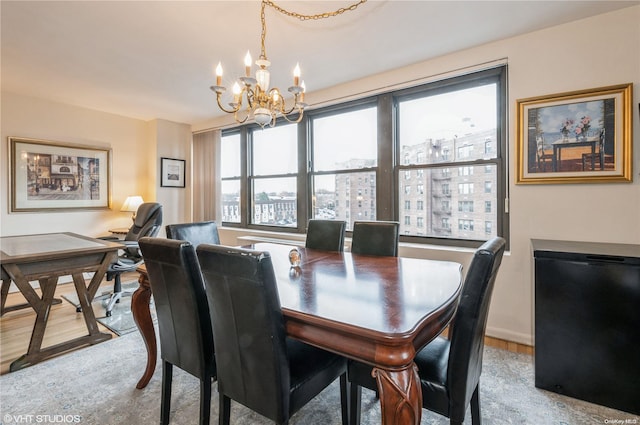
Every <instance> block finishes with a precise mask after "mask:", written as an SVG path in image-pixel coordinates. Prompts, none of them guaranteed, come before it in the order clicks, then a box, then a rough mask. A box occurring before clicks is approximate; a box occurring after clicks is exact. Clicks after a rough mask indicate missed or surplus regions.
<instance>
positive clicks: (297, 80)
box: [293, 63, 300, 87]
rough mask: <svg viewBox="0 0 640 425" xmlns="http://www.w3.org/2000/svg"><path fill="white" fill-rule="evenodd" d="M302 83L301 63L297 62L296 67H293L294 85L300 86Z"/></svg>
mask: <svg viewBox="0 0 640 425" xmlns="http://www.w3.org/2000/svg"><path fill="white" fill-rule="evenodd" d="M299 84H300V64H298V63H296V67H295V68H294V69H293V85H294V86H296V87H297V86H298V85H299Z"/></svg>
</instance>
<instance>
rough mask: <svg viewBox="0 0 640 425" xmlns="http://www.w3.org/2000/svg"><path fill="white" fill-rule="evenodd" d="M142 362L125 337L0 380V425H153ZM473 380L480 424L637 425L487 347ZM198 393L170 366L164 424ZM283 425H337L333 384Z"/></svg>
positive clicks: (371, 399) (367, 396) (254, 422)
mask: <svg viewBox="0 0 640 425" xmlns="http://www.w3.org/2000/svg"><path fill="white" fill-rule="evenodd" d="M156 331H157V329H156ZM146 358H147V354H146V350H145V346H144V342H143V341H142V337H141V336H140V335H139V334H138V333H130V334H128V335H125V336H124V337H121V338H114V339H112V340H110V341H106V342H103V343H100V344H96V345H94V346H91V347H88V348H84V349H82V350H76V351H73V352H70V353H68V354H64V355H62V356H59V357H56V358H53V359H49V360H46V361H43V362H41V363H39V364H36V365H34V366H32V367H27V368H24V369H22V370H19V371H17V372H12V373H8V374H5V375H2V376H0V389H1V392H0V425H13V424H16V423H27V420H28V419H29V418H32V419H31V420H32V422H29V423H35V422H36V418H38V416H36V415H41V416H40V417H41V418H43V417H44V415H50V417H52V418H54V419H58V420H57V421H56V422H54V420H53V419H52V420H51V421H49V422H43V423H50V424H53V423H63V421H66V422H64V423H78V424H82V425H122V424H136V425H157V424H158V421H159V420H160V393H161V380H162V379H161V375H162V373H161V362H158V364H157V366H156V370H155V373H154V375H153V377H152V379H151V381H150V382H149V385H148V386H147V387H146V388H144V389H142V390H138V389H136V388H135V386H136V383H137V382H138V379H140V377H141V376H142V373H143V371H144V367H145V362H146ZM480 382H481V384H480V404H481V411H482V420H483V423H484V424H487V425H503V424H518V425H603V424H640V417H638V416H637V415H632V414H630V413H625V412H621V411H618V410H614V409H609V408H606V407H602V406H598V405H595V404H592V403H587V402H584V401H581V400H576V399H573V398H569V397H565V396H562V395H559V394H555V393H550V392H547V391H544V390H540V389H538V388H535V386H534V368H533V358H532V357H531V356H529V355H524V354H515V353H510V352H507V351H503V350H498V349H495V348H491V347H486V348H485V353H484V368H483V372H482V377H481V379H480ZM199 393H200V384H199V381H198V379H197V378H194V377H193V376H191V375H189V374H187V373H185V372H183V371H181V370H180V369H177V368H174V375H173V388H172V396H171V417H170V421H171V422H170V423H171V425H193V424H196V423H198V403H199ZM36 394H37V396H34V395H36ZM231 406H232V407H231V424H233V425H262V424H264V425H267V424H269V425H272V424H273V422H272V421H270V420H268V419H266V418H264V417H262V416H260V415H258V414H257V413H255V412H252V411H251V410H249V409H247V408H245V407H243V406H241V405H239V404H238V403H234V402H232V403H231ZM28 415H32V416H28ZM55 415H58V416H55ZM469 416H470V415H469V412H467V418H466V419H465V421H464V423H465V424H471V418H470V417H469ZM217 420H218V392H217V385H216V384H214V385H213V388H212V400H211V423H212V424H215V423H216V422H217ZM20 421H21V422H20ZM289 423H290V424H291V425H324V424H326V425H339V424H340V423H341V421H340V390H339V385H338V383H337V382H334V383H333V384H332V385H330V386H329V387H328V388H327V389H326V390H324V391H323V392H322V393H320V395H319V396H318V397H316V398H314V399H313V400H312V401H311V402H310V403H309V404H307V405H306V406H304V407H303V408H302V409H301V410H300V411H299V412H298V413H296V414H295V415H294V416H293V418H292V419H291V421H290V422H289ZM361 424H362V425H379V424H380V405H379V404H378V401H377V400H376V398H375V394H374V393H373V392H372V391H368V390H363V400H362V422H361ZM448 424H449V421H448V420H447V419H446V418H444V417H442V416H439V415H437V414H435V413H432V412H429V411H427V410H423V414H422V421H421V425H448Z"/></svg>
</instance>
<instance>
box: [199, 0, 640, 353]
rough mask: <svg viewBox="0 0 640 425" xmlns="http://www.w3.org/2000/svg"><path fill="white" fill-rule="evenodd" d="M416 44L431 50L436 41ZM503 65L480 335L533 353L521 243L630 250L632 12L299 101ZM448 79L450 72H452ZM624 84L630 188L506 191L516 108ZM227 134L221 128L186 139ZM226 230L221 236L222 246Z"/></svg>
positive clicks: (637, 96)
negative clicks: (501, 164) (490, 276)
mask: <svg viewBox="0 0 640 425" xmlns="http://www.w3.org/2000/svg"><path fill="white" fill-rule="evenodd" d="M421 42H426V43H429V42H433V43H437V42H438V41H437V40H425V41H421ZM501 59H506V62H507V63H508V67H509V80H508V88H509V93H508V107H509V114H510V116H509V119H508V123H509V129H508V147H509V169H508V172H509V192H510V214H509V217H510V218H509V220H510V228H511V238H510V243H511V249H510V252H508V253H507V254H506V256H505V258H504V260H503V266H502V268H501V271H500V274H499V276H498V280H497V283H496V288H495V291H494V295H493V300H492V306H491V310H490V314H489V323H488V329H487V333H488V334H489V335H492V336H496V337H500V338H505V339H508V340H512V341H516V342H521V343H527V344H532V343H533V306H534V304H533V302H534V300H533V293H534V284H533V261H532V260H533V259H532V251H531V239H544V238H547V239H564V240H577V241H602V242H615V243H630V244H640V178H639V177H638V176H639V173H638V171H639V170H640V160H639V158H640V155H639V154H640V148H639V143H640V142H639V140H640V135H639V133H640V124H639V123H638V102H639V101H640V6H635V7H630V8H625V9H622V10H620V11H617V12H613V13H609V14H603V15H600V16H596V17H592V18H589V19H585V20H582V21H576V22H571V23H568V24H565V25H561V26H557V27H553V28H549V29H545V30H542V31H537V32H534V33H530V34H526V35H522V36H518V37H514V38H510V39H505V40H501V41H498V42H494V43H490V44H486V45H483V46H480V47H476V48H473V49H469V50H466V51H461V52H457V53H454V54H451V55H447V56H444V57H440V58H437V59H434V60H430V61H427V62H423V63H418V64H415V65H413V66H409V67H405V68H401V69H397V70H394V71H392V72H388V73H384V74H380V75H376V76H372V77H370V78H366V79H362V80H359V81H355V82H352V83H349V84H345V85H342V86H338V87H334V88H332V89H329V90H324V91H320V92H315V93H313V92H312V93H308V94H307V101H308V102H309V103H310V104H311V105H320V106H323V105H325V104H328V103H331V102H332V99H338V98H344V96H347V97H349V96H353V97H358V96H359V95H358V94H359V93H366V92H370V91H372V90H373V91H375V90H376V89H377V88H379V87H389V86H394V85H399V86H402V85H403V84H402V82H408V81H415V80H424V81H427V80H434V79H439V78H443V76H444V75H447V74H455V73H456V72H464V71H455V70H463V69H465V68H473V67H476V66H477V65H479V64H484V63H488V62H493V61H497V60H501ZM452 71H453V72H452ZM622 83H633V84H634V89H633V99H634V101H633V107H632V117H633V119H632V121H633V125H634V129H633V140H634V143H633V145H634V153H633V161H632V164H633V169H634V182H633V183H617V184H611V183H609V184H572V185H569V184H566V185H516V184H515V183H514V182H515V163H516V158H515V141H516V136H515V129H516V125H515V120H516V114H515V108H516V100H517V99H522V98H528V97H533V96H539V95H548V94H554V93H563V92H567V91H573V90H581V89H589V88H597V87H603V86H608V85H614V84H622ZM228 124H229V120H228V118H226V117H224V118H222V119H217V120H212V121H210V122H205V123H201V124H199V125H196V126H194V130H198V129H203V128H210V127H220V126H225V125H228ZM240 233H241V232H237V231H235V230H228V231H224V230H223V231H222V234H221V238H222V239H223V242H224V241H227V242H226V243H233V242H231V241H232V240H233V239H234V238H235V237H236V236H237V235H238V234H240ZM400 254H401V255H407V256H420V257H426V258H435V259H451V260H455V261H459V262H461V263H463V264H464V265H465V266H466V265H467V264H468V262H469V260H470V253H469V252H468V251H467V250H443V249H441V248H427V249H419V248H416V247H415V246H411V247H409V246H403V247H401V249H400Z"/></svg>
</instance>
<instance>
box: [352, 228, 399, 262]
mask: <svg viewBox="0 0 640 425" xmlns="http://www.w3.org/2000/svg"><path fill="white" fill-rule="evenodd" d="M399 228H400V223H398V222H397V221H355V222H354V223H353V235H352V237H351V252H352V253H354V254H364V255H379V256H391V257H397V256H398V241H399V238H400V231H399Z"/></svg>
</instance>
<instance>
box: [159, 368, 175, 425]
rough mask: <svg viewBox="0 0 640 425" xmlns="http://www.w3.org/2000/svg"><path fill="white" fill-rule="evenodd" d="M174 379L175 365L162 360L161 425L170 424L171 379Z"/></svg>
mask: <svg viewBox="0 0 640 425" xmlns="http://www.w3.org/2000/svg"><path fill="white" fill-rule="evenodd" d="M172 379H173V365H172V364H171V363H169V362H168V361H165V360H162V395H161V396H160V425H169V412H170V410H171V380H172Z"/></svg>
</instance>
